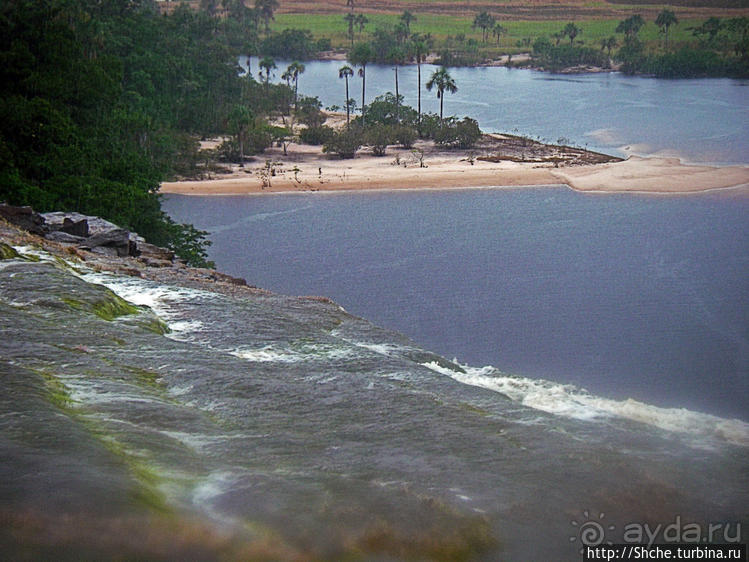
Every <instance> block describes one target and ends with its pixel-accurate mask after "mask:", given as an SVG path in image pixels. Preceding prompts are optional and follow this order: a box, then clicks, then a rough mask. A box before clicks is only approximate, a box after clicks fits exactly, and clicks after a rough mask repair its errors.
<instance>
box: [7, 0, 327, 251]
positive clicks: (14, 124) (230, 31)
mask: <svg viewBox="0 0 749 562" xmlns="http://www.w3.org/2000/svg"><path fill="white" fill-rule="evenodd" d="M226 4H227V5H228V7H229V13H228V14H226V16H225V17H217V16H216V14H213V13H211V12H210V11H209V10H203V11H192V10H189V9H188V8H186V7H179V8H177V9H176V10H175V11H174V12H173V14H171V15H168V16H167V15H161V14H160V13H159V12H158V10H157V9H156V6H155V3H153V2H150V1H146V0H107V1H106V2H104V1H100V0H6V1H5V2H3V3H2V5H1V6H0V89H1V92H0V200H5V201H7V202H9V203H13V204H26V205H32V206H33V207H35V208H36V209H37V210H40V211H47V210H75V211H80V212H83V213H88V214H94V215H99V216H102V217H104V218H107V219H109V220H112V221H113V222H116V223H117V224H120V225H122V226H124V227H127V228H130V229H133V230H135V231H137V232H139V233H140V234H141V235H143V236H144V237H146V238H147V239H148V240H149V241H151V242H153V243H156V244H160V245H165V246H170V247H172V248H174V249H176V250H177V252H178V254H180V255H182V257H184V258H186V259H188V260H189V261H190V262H191V263H195V264H200V263H205V262H204V258H205V247H206V245H207V242H206V241H205V238H204V233H200V232H198V231H196V230H195V229H194V228H192V227H191V226H189V225H178V224H175V223H174V222H173V221H171V220H170V219H169V217H168V216H166V215H165V214H164V213H163V211H162V210H161V207H160V203H159V196H158V194H157V190H158V187H159V184H160V182H161V181H163V180H164V179H166V178H168V177H170V176H173V175H175V174H183V173H189V171H190V169H191V168H192V169H194V168H195V167H196V166H198V165H199V164H200V162H199V159H200V155H199V153H198V140H199V139H200V138H201V137H205V136H208V135H215V134H231V133H238V132H241V133H242V134H243V135H244V136H246V137H248V138H252V139H255V145H256V146H255V147H254V148H255V150H256V151H261V150H262V149H263V148H265V147H266V146H268V145H269V144H270V142H271V141H272V138H273V137H272V135H271V134H270V132H269V128H268V127H267V123H265V121H264V118H265V117H266V116H267V115H268V114H270V113H272V112H273V111H274V110H276V109H277V107H278V106H279V105H282V104H284V103H285V104H287V105H288V103H289V100H290V92H289V88H288V86H286V85H284V86H279V85H273V84H270V85H269V84H261V83H259V82H257V81H255V80H254V79H253V78H252V76H241V72H240V68H239V66H238V64H237V55H239V54H240V53H247V52H255V51H256V50H257V49H259V48H261V47H263V45H264V44H265V45H266V46H267V48H269V49H271V48H272V47H273V45H274V44H275V43H278V39H277V35H279V34H275V33H268V34H263V29H262V18H260V17H258V13H257V12H255V11H254V10H250V9H248V8H246V7H245V6H244V4H243V3H242V2H234V3H230V2H227V3H226ZM289 33H291V35H293V37H292V39H295V41H296V42H295V45H296V46H297V47H298V48H301V49H304V50H305V53H307V54H309V53H308V51H309V50H310V49H312V50H313V52H314V48H315V45H314V43H313V40H312V38H311V36H310V35H309V34H308V33H304V32H298V33H294V32H287V33H286V35H289ZM300 33H301V36H300V37H299V35H300ZM284 39H289V38H288V37H286V38H284ZM282 40H283V39H282ZM323 46H324V45H323ZM240 136H241V135H240ZM250 149H252V147H250ZM250 153H251V152H250Z"/></svg>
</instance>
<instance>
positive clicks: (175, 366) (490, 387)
mask: <svg viewBox="0 0 749 562" xmlns="http://www.w3.org/2000/svg"><path fill="white" fill-rule="evenodd" d="M76 267H78V268H79V269H78V271H77V272H72V271H70V270H66V269H64V268H61V266H60V265H59V263H58V262H55V261H54V260H51V261H49V262H41V263H29V262H25V261H21V260H10V261H6V262H3V263H2V267H1V268H0V308H1V309H2V312H3V314H2V315H0V327H1V328H2V331H3V334H4V336H5V337H4V338H2V340H0V351H1V352H2V353H1V355H0V357H2V360H0V372H1V373H2V383H3V390H4V392H3V393H0V430H1V431H0V436H2V437H0V452H1V453H2V457H1V458H3V462H2V463H0V470H1V471H2V476H3V478H2V479H0V482H2V484H0V494H1V497H2V500H3V507H4V510H11V513H13V514H16V515H14V516H13V517H12V518H10V519H9V520H10V521H12V522H13V525H14V528H15V529H20V531H18V530H16V531H15V532H16V533H19V532H22V531H27V530H28V526H29V525H32V529H33V528H34V527H33V525H34V524H39V522H40V520H41V521H44V519H43V517H42V515H40V514H44V516H46V517H50V518H52V519H53V521H54V524H53V526H51V527H50V529H49V533H44V532H42V533H39V532H37V533H36V535H34V536H33V538H30V539H29V543H30V544H33V545H39V544H42V545H44V544H45V543H46V541H50V544H55V543H54V541H55V540H63V541H65V540H66V537H68V536H69V535H70V536H73V537H76V538H77V540H78V541H79V542H78V543H75V542H74V543H73V544H75V545H76V547H77V548H78V549H79V550H77V551H74V552H80V549H81V548H83V549H84V552H88V551H87V550H85V549H86V548H89V549H91V548H95V549H94V550H93V552H95V553H96V555H97V556H98V557H102V556H105V557H107V556H110V555H111V554H112V553H113V552H121V551H120V550H112V548H113V547H112V546H108V545H111V544H112V543H111V541H112V537H111V534H112V529H113V528H114V529H115V532H116V531H117V530H121V529H123V528H125V529H129V528H132V527H133V525H137V521H139V520H140V518H145V521H150V519H149V518H148V517H147V516H146V515H144V514H143V511H142V510H143V508H144V506H145V507H149V509H150V510H153V509H154V508H155V509H157V510H158V511H157V512H166V513H171V515H169V517H170V518H171V519H170V520H171V521H175V515H176V516H179V517H182V518H188V517H192V518H198V520H199V521H203V522H204V523H203V524H204V525H207V526H209V527H217V528H219V529H221V530H222V532H223V533H229V534H234V535H235V536H236V537H238V538H239V539H241V540H242V541H249V544H257V542H254V541H260V542H261V544H262V545H264V548H266V551H267V549H270V551H271V552H272V553H273V556H274V557H275V558H281V559H286V558H288V557H290V556H291V555H293V554H296V555H298V556H301V558H302V559H309V558H311V557H316V558H317V559H319V558H323V559H331V560H332V559H342V558H345V557H347V556H351V555H359V556H364V558H365V559H379V558H378V557H388V556H390V557H395V558H414V557H438V556H440V557H442V558H441V559H450V560H452V559H479V560H497V559H498V558H506V559H511V560H520V559H523V560H529V559H534V560H540V559H547V560H551V559H553V560H576V559H579V555H578V554H577V550H578V549H579V547H580V538H581V537H580V536H579V535H578V533H579V531H580V525H581V523H583V522H585V520H586V517H588V515H589V514H590V513H593V514H594V517H596V518H598V519H597V520H600V517H601V516H600V514H602V513H603V514H605V517H606V519H605V521H606V524H607V528H608V527H610V528H611V529H612V530H611V531H610V535H609V538H611V539H613V540H614V541H616V540H617V537H618V536H619V535H618V534H616V533H620V532H621V529H622V528H623V525H624V524H627V523H630V522H633V521H638V522H640V523H645V522H648V523H652V524H656V523H661V524H667V523H671V522H672V521H673V520H674V517H675V514H679V516H680V517H681V518H683V520H685V521H686V520H688V521H690V522H692V521H693V522H698V523H700V524H703V525H707V523H709V522H711V521H716V522H717V521H732V522H734V524H735V523H736V522H739V521H742V522H743V521H744V520H745V519H746V512H745V506H746V505H747V501H749V497H747V493H748V492H747V489H746V487H745V486H744V484H745V474H746V468H747V467H746V462H747V456H746V450H747V447H749V426H748V425H747V424H745V423H742V422H735V421H734V422H732V421H729V420H721V419H718V418H715V417H711V416H704V415H702V416H701V415H698V414H690V413H689V412H685V411H682V410H672V411H671V410H658V409H655V408H652V407H651V406H648V405H647V404H640V403H637V402H633V401H626V402H621V403H616V402H614V401H611V400H607V399H602V398H600V397H596V396H595V395H591V394H588V393H585V392H582V391H580V390H579V389H574V388H571V387H564V386H562V385H558V384H555V383H549V382H544V381H538V380H530V379H525V378H522V377H517V376H512V375H507V374H506V373H502V372H500V371H498V370H496V369H491V368H486V369H474V368H464V367H462V366H460V365H457V364H454V363H452V362H450V361H446V360H445V359H443V358H440V357H439V356H437V355H434V354H433V353H430V352H428V351H424V350H423V349H421V348H419V347H418V346H416V345H415V344H414V343H413V342H411V341H409V340H407V339H406V338H404V337H403V336H400V335H398V334H397V333H393V332H389V331H387V330H383V329H381V328H378V327H376V326H374V325H372V324H370V323H368V322H367V321H364V320H361V319H358V318H356V317H353V316H350V315H348V314H347V313H345V312H344V311H343V310H342V309H340V307H338V306H337V305H335V304H332V303H330V302H325V301H320V300H316V299H299V298H292V297H283V296H276V295H268V294H251V293H247V294H245V295H237V296H228V295H225V294H219V293H214V292H212V291H210V290H207V289H209V287H204V288H202V289H194V288H188V287H184V286H173V285H169V284H158V283H154V282H152V281H146V280H142V279H138V278H131V277H119V276H114V275H110V274H100V273H94V272H92V271H87V270H86V269H85V265H84V264H76ZM101 284H103V285H105V286H107V287H109V288H111V289H112V290H114V291H115V292H116V293H117V294H119V295H121V296H123V297H127V298H129V299H130V300H132V301H133V302H136V303H140V304H143V305H145V304H147V305H148V306H150V307H151V310H154V311H157V312H158V314H159V315H160V316H161V318H162V319H164V320H165V321H166V322H167V323H168V324H169V326H170V327H171V328H172V330H173V331H172V332H171V333H169V334H166V335H161V334H159V333H155V332H154V331H153V330H152V327H151V319H152V316H151V315H150V312H149V311H148V310H145V309H144V310H141V311H139V312H136V313H128V314H124V315H121V316H119V317H117V318H115V319H114V320H105V319H103V318H101V317H100V316H99V315H97V314H96V313H95V311H96V305H97V303H101V302H108V301H110V300H111V298H112V297H111V293H108V292H107V291H106V290H105V289H104V288H103V287H102V286H101ZM150 512H151V511H148V513H150ZM3 513H4V517H5V518H6V519H7V518H8V516H7V513H5V512H3ZM17 514H21V515H17ZM86 517H89V518H90V519H86ZM150 517H152V516H150ZM71 518H72V519H71ZM81 518H83V519H81ZM133 518H135V519H133ZM66 521H83V525H81V528H80V529H79V528H76V529H70V525H69V523H65V522H66ZM102 521H104V522H109V523H106V524H103V523H102ZM123 521H124V523H123ZM172 524H174V523H172ZM102 525H104V527H105V529H104V532H101V529H102ZM161 525H162V526H160V527H159V526H157V527H156V528H155V529H152V530H150V531H149V532H148V533H143V529H142V528H140V527H136V528H138V529H140V533H139V534H136V535H133V536H132V537H128V536H127V535H125V536H123V537H121V538H120V539H119V540H120V541H121V543H122V545H124V548H125V549H126V550H125V552H132V550H131V549H136V550H135V552H137V549H138V548H146V549H147V548H149V547H150V548H151V549H153V548H156V547H157V546H158V545H159V543H158V542H157V543H156V546H155V545H154V541H156V540H157V538H158V537H160V536H162V535H164V534H165V533H167V531H168V528H165V527H163V524H161ZM123 526H124V527H123ZM87 528H89V529H92V531H90V532H87V531H86V529H87ZM42 529H44V527H42ZM52 529H54V532H52ZM539 529H542V530H543V536H544V540H538V534H539ZM184 532H185V531H184V530H182V533H184ZM607 532H609V531H607ZM94 535H95V536H94ZM170 536H171V535H168V534H166V538H163V539H162V540H163V541H168V539H169V537H170ZM60 537H62V538H60ZM144 537H145V541H144ZM0 539H3V540H7V537H6V536H5V535H4V534H0ZM16 540H17V539H16ZM184 540H186V539H185V538H183V537H182V538H180V539H179V540H178V541H177V543H178V544H179V542H180V541H184ZM191 540H194V541H195V542H196V543H197V546H198V547H199V548H208V549H210V548H211V547H214V548H215V547H216V543H214V542H212V541H216V540H217V539H215V538H213V537H212V536H211V535H209V534H206V532H205V531H201V532H200V533H198V535H197V536H196V537H194V538H193V539H191ZM278 541H281V546H282V547H283V548H284V549H285V550H279V549H280V548H281V546H278V544H277V543H278ZM144 543H145V544H144ZM4 544H5V543H4ZM10 544H11V546H13V547H14V548H17V546H16V545H15V543H12V542H11V543H10ZM92 544H93V545H94V546H92ZM115 544H119V543H115ZM166 544H167V545H169V547H170V550H168V551H167V552H168V553H171V554H169V555H167V556H166V557H167V558H171V557H175V558H176V557H177V556H176V555H175V552H176V551H175V550H174V548H175V546H174V545H173V544H172V543H170V542H167V543H166ZM221 544H222V543H220V542H219V543H218V545H219V546H221ZM102 545H103V546H102ZM37 547H38V546H37ZM108 548H109V550H107V549H108ZM96 549H98V550H96ZM102 549H103V550H102ZM274 549H275V550H274ZM9 552H16V551H15V550H11V551H9ZM31 552H37V551H33V550H32V551H31ZM145 552H147V553H149V552H150V553H151V554H152V553H153V551H149V550H146V551H145ZM263 552H265V551H263ZM279 552H284V553H285V554H284V555H279V554H278V553H279ZM141 555H142V554H141ZM238 558H240V559H241V557H238Z"/></svg>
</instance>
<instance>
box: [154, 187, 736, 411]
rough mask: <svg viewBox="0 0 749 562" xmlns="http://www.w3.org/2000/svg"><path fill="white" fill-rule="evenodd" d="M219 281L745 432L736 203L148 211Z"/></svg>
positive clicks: (701, 199)
mask: <svg viewBox="0 0 749 562" xmlns="http://www.w3.org/2000/svg"><path fill="white" fill-rule="evenodd" d="M165 203H166V208H167V210H168V211H169V213H170V214H171V215H172V216H173V217H174V218H176V219H177V220H180V221H192V222H194V223H195V224H196V225H197V226H198V227H199V228H202V229H205V230H208V231H209V232H210V233H211V236H210V238H211V240H212V242H213V246H212V247H211V252H210V253H211V258H212V259H214V260H215V261H216V263H217V265H218V267H219V268H220V269H221V270H224V271H227V272H229V273H231V274H234V275H239V276H242V277H246V278H247V279H248V281H249V282H250V283H253V284H256V285H258V286H261V287H267V288H271V289H273V290H275V291H280V292H282V293H286V294H291V295H302V294H304V295H307V294H309V295H325V296H329V297H331V298H333V299H334V300H335V301H336V302H338V303H340V304H341V305H342V306H344V307H345V308H346V310H348V311H349V312H351V313H353V314H356V315H360V316H363V317H365V318H367V319H369V320H371V321H373V322H375V323H377V324H380V325H382V326H386V327H388V328H391V329H395V330H398V331H400V332H402V333H404V334H406V335H407V336H409V337H410V338H412V339H413V340H415V341H416V342H417V343H418V344H419V345H421V346H423V347H425V348H426V349H430V350H432V351H435V352H437V353H440V354H442V355H445V356H447V357H449V358H456V359H457V361H459V362H461V363H463V364H468V365H471V366H475V367H481V366H484V365H492V366H494V367H497V368H499V369H501V370H503V371H505V372H509V373H513V374H517V375H524V376H528V377H532V378H536V379H550V380H553V381H557V382H562V383H569V384H574V385H576V386H578V387H582V388H586V389H587V390H589V391H591V392H593V393H595V394H599V395H603V396H607V397H612V398H616V399H619V400H621V399H626V398H633V399H636V400H640V401H644V402H648V403H651V404H655V405H658V406H665V407H684V408H688V409H690V410H697V411H703V412H709V413H713V414H717V415H721V416H726V417H738V418H741V419H744V420H749V411H748V410H747V399H748V398H749V376H747V375H748V373H749V275H748V272H749V219H748V218H747V217H749V200H747V198H746V197H742V196H731V195H728V194H726V193H722V194H717V195H700V196H690V197H647V196H633V195H589V194H580V193H576V192H573V191H571V190H569V189H566V188H559V187H557V188H536V189H477V190H445V191H436V192H432V191H430V192H400V191H399V192H387V191H382V192H376V193H348V194H342V193H336V194H320V193H316V194H291V195H273V196H249V197H203V198H200V197H189V196H171V195H170V196H168V197H166V198H165Z"/></svg>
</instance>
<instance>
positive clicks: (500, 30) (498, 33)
mask: <svg viewBox="0 0 749 562" xmlns="http://www.w3.org/2000/svg"><path fill="white" fill-rule="evenodd" d="M506 33H507V28H506V27H504V26H503V25H502V24H501V23H499V22H496V23H495V24H494V27H492V35H494V37H496V38H497V46H499V40H500V39H501V38H502V35H504V34H506Z"/></svg>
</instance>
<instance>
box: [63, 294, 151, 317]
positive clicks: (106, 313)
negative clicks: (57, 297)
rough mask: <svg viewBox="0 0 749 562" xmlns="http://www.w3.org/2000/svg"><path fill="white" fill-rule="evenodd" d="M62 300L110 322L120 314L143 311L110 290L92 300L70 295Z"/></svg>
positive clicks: (74, 307)
mask: <svg viewBox="0 0 749 562" xmlns="http://www.w3.org/2000/svg"><path fill="white" fill-rule="evenodd" d="M61 300H62V301H63V302H64V303H65V304H67V305H68V306H69V307H70V308H72V309H74V310H83V311H87V312H92V313H93V314H96V315H97V316H98V317H99V318H101V319H102V320H106V321H108V322H111V321H112V320H114V319H115V318H117V317H119V316H126V315H129V314H138V313H139V312H141V310H140V308H138V307H137V306H135V305H134V304H130V303H129V302H127V301H126V300H125V299H123V298H122V297H119V296H117V295H115V294H114V293H113V292H111V291H109V290H107V292H106V293H104V294H103V295H101V296H98V297H96V298H95V299H93V300H91V301H84V300H80V299H74V298H70V297H62V299H61Z"/></svg>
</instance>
